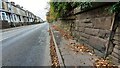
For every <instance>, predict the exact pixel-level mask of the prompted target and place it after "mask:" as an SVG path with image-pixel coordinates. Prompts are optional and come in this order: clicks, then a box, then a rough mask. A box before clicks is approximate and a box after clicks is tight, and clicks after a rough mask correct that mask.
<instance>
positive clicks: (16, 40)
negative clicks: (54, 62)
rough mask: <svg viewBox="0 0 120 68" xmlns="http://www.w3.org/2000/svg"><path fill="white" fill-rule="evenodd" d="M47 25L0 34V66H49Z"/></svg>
mask: <svg viewBox="0 0 120 68" xmlns="http://www.w3.org/2000/svg"><path fill="white" fill-rule="evenodd" d="M48 30H49V24H48V23H42V24H35V25H29V26H24V27H19V28H14V29H9V30H5V31H3V32H1V33H0V34H2V38H0V42H2V44H1V46H2V66H51V58H50V53H49V50H50V49H49V41H50V39H49V38H50V37H49V32H48Z"/></svg>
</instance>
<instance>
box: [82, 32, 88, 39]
mask: <svg viewBox="0 0 120 68" xmlns="http://www.w3.org/2000/svg"><path fill="white" fill-rule="evenodd" d="M80 36H82V37H85V38H87V39H89V37H90V35H88V34H86V33H82V32H80Z"/></svg>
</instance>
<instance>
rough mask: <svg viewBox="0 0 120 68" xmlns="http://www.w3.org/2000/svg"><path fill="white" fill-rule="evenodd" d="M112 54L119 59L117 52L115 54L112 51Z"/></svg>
mask: <svg viewBox="0 0 120 68" xmlns="http://www.w3.org/2000/svg"><path fill="white" fill-rule="evenodd" d="M112 55H113V56H114V57H116V58H118V59H120V55H119V54H117V53H115V52H112Z"/></svg>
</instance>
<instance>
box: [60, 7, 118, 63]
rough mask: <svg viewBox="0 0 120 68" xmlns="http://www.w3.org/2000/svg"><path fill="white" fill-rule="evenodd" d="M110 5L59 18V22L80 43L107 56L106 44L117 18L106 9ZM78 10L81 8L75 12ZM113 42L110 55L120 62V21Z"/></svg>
mask: <svg viewBox="0 0 120 68" xmlns="http://www.w3.org/2000/svg"><path fill="white" fill-rule="evenodd" d="M109 7H110V6H104V7H99V8H95V9H93V10H89V11H85V12H82V13H79V14H74V16H68V17H66V18H65V19H62V20H58V22H59V23H60V24H61V27H62V29H65V30H67V31H70V32H71V35H72V36H73V37H74V39H75V40H77V41H78V42H80V44H83V45H86V46H88V47H89V48H91V49H93V50H94V52H95V53H96V54H97V55H98V56H101V57H105V53H106V49H107V45H106V44H107V42H109V38H110V33H111V30H112V27H113V26H112V24H113V23H114V18H115V16H114V14H111V13H109V12H108V11H107V10H106V9H107V8H109ZM76 12H77V13H78V12H79V8H78V10H77V8H76V9H75V10H74V13H76ZM72 18H73V19H72ZM119 20H120V19H119ZM113 43H114V44H115V46H114V47H113V48H112V49H113V52H112V53H111V55H109V57H110V59H111V61H113V63H115V64H120V22H119V24H118V27H117V30H116V32H115V36H114V39H113Z"/></svg>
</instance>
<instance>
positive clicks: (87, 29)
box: [84, 28, 99, 36]
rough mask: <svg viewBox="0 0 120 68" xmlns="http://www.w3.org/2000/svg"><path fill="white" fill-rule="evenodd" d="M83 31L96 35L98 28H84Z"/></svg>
mask: <svg viewBox="0 0 120 68" xmlns="http://www.w3.org/2000/svg"><path fill="white" fill-rule="evenodd" d="M84 32H85V33H87V34H90V35H94V36H96V35H98V32H99V29H92V28H85V31H84Z"/></svg>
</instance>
